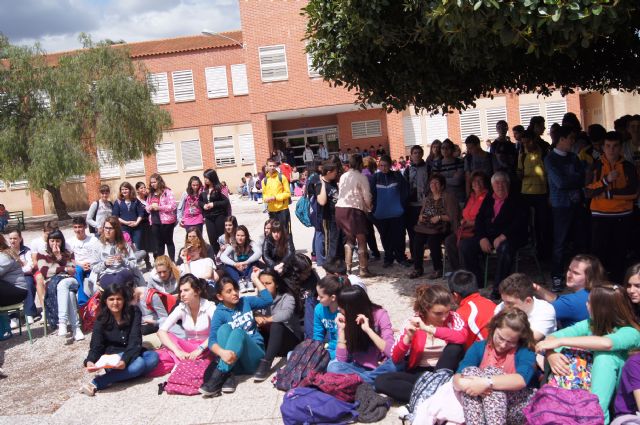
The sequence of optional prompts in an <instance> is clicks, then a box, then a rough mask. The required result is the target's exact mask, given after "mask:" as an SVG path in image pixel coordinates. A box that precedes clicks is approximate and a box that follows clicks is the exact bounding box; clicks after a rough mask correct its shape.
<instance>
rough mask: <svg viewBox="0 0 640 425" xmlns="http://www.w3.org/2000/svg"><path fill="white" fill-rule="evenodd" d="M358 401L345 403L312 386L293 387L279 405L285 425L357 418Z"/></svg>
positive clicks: (325, 422)
mask: <svg viewBox="0 0 640 425" xmlns="http://www.w3.org/2000/svg"><path fill="white" fill-rule="evenodd" d="M357 407H358V403H347V402H346V401H342V400H338V399H337V398H335V397H332V396H330V395H329V394H325V393H323V392H322V391H319V390H315V389H313V388H305V387H300V388H294V389H292V390H290V391H289V392H287V393H286V394H285V396H284V399H283V400H282V405H281V406H280V413H282V422H284V424H285V425H303V424H304V425H306V424H344V423H347V422H352V421H353V420H355V419H357V417H358V412H357V410H356V409H357Z"/></svg>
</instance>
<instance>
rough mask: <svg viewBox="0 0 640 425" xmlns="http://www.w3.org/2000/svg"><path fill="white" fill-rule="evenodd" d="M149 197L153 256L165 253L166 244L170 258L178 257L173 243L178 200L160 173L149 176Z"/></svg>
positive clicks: (148, 208)
mask: <svg viewBox="0 0 640 425" xmlns="http://www.w3.org/2000/svg"><path fill="white" fill-rule="evenodd" d="M149 188H150V190H149V197H148V198H147V208H146V210H147V212H148V213H149V222H150V224H151V238H152V240H153V242H154V246H153V248H154V253H153V256H154V257H156V256H160V255H163V254H164V251H165V246H166V247H167V251H168V252H169V258H171V260H172V261H173V260H174V259H175V258H176V246H175V245H174V244H173V229H174V227H175V226H176V200H175V198H174V197H173V191H171V189H169V188H168V187H167V186H166V184H165V183H164V180H163V178H162V177H161V176H160V174H157V173H156V174H152V175H151V177H149Z"/></svg>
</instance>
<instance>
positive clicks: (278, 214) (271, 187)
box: [262, 158, 291, 234]
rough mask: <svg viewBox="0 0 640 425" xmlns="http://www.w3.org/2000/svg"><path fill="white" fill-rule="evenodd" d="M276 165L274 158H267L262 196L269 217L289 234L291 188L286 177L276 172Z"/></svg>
mask: <svg viewBox="0 0 640 425" xmlns="http://www.w3.org/2000/svg"><path fill="white" fill-rule="evenodd" d="M278 165H279V164H278V161H277V160H276V158H269V160H268V161H267V168H266V172H267V175H266V176H265V178H264V182H263V184H262V198H263V200H264V203H265V204H267V210H268V211H269V218H273V219H276V220H278V221H279V222H280V223H281V224H282V225H283V226H285V227H286V228H287V229H288V230H289V234H291V215H290V214H289V201H290V200H291V190H290V189H289V181H288V180H287V178H286V177H285V176H284V175H282V173H279V172H278V170H277V168H278Z"/></svg>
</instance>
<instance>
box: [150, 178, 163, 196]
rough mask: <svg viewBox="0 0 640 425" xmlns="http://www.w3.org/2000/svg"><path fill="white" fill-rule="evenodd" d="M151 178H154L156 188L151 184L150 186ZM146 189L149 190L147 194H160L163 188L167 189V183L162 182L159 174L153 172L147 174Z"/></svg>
mask: <svg viewBox="0 0 640 425" xmlns="http://www.w3.org/2000/svg"><path fill="white" fill-rule="evenodd" d="M151 179H155V180H156V183H157V184H156V186H157V189H154V188H153V186H151ZM147 189H148V191H149V195H151V194H154V195H156V196H160V195H162V194H163V193H164V190H165V189H167V184H166V183H165V182H164V179H163V178H162V176H161V175H160V174H158V173H153V174H151V175H150V176H149V186H147Z"/></svg>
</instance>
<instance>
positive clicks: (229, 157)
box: [213, 136, 236, 167]
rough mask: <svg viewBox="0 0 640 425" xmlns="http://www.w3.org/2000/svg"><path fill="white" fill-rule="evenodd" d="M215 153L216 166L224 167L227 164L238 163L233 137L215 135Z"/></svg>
mask: <svg viewBox="0 0 640 425" xmlns="http://www.w3.org/2000/svg"><path fill="white" fill-rule="evenodd" d="M213 155H214V156H215V157H216V166H218V167H224V166H225V165H235V164H236V152H235V147H234V146H233V137H232V136H225V137H214V139H213Z"/></svg>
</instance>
